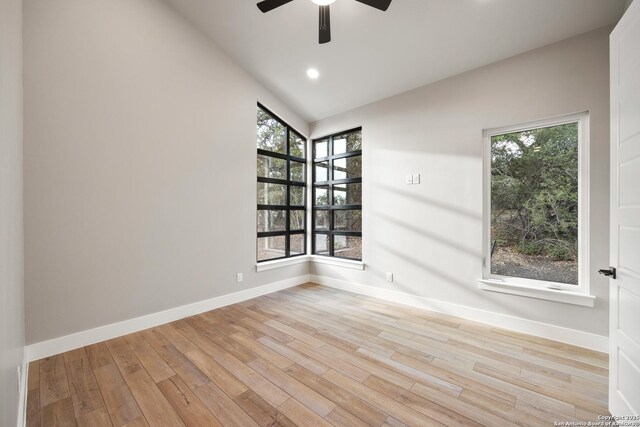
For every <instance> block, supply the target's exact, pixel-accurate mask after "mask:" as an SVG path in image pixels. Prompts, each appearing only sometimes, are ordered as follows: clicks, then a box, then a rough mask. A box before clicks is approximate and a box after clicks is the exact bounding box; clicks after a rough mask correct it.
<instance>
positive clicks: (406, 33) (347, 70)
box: [165, 0, 625, 122]
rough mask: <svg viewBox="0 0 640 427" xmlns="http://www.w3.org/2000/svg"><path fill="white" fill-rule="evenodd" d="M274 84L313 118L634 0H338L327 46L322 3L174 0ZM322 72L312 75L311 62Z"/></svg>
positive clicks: (548, 36)
mask: <svg viewBox="0 0 640 427" xmlns="http://www.w3.org/2000/svg"><path fill="white" fill-rule="evenodd" d="M165 1H166V2H167V3H169V4H170V5H171V6H172V7H173V8H174V9H175V10H176V11H178V12H179V13H181V14H182V15H184V16H185V17H186V18H187V19H188V20H190V21H191V22H192V23H193V24H194V25H195V26H196V27H198V28H199V29H200V30H201V31H203V32H204V33H205V34H207V35H208V36H210V37H211V38H212V39H213V40H214V41H215V42H216V43H217V44H218V46H220V47H221V48H222V49H223V50H224V51H226V52H227V53H228V54H229V55H231V56H232V57H233V58H234V59H235V60H236V61H237V62H238V63H239V64H240V65H241V66H243V68H244V69H246V70H247V71H248V72H249V73H250V74H251V75H253V76H254V77H255V78H256V79H257V80H258V81H260V82H261V83H262V84H263V85H264V86H266V87H267V88H268V89H270V90H271V91H272V92H274V93H275V94H276V95H277V96H278V97H280V98H281V99H282V101H284V102H285V103H287V104H288V105H289V106H290V107H291V108H293V109H294V110H295V111H297V112H298V113H300V114H301V115H302V117H303V118H305V119H306V120H308V121H309V122H313V121H316V120H319V119H322V118H325V117H328V116H331V115H333V114H337V113H340V112H343V111H346V110H349V109H352V108H355V107H358V106H360V105H364V104H367V103H370V102H373V101H376V100H379V99H382V98H386V97H388V96H391V95H395V94H397V93H401V92H404V91H407V90H410V89H413V88H416V87H419V86H422V85H425V84H428V83H431V82H434V81H437V80H440V79H443V78H446V77H449V76H452V75H455V74H459V73H461V72H464V71H467V70H470V69H473V68H477V67H479V66H482V65H485V64H489V63H492V62H495V61H498V60H500V59H504V58H507V57H510V56H513V55H516V54H518V53H521V52H524V51H527V50H530V49H534V48H537V47H541V46H544V45H547V44H550V43H553V42H555V41H559V40H562V39H565V38H568V37H572V36H575V35H578V34H581V33H584V32H587V31H590V30H593V29H596V28H599V27H602V26H605V25H609V24H614V23H615V22H617V20H618V19H619V18H620V16H621V15H622V13H623V10H624V4H625V1H624V0H393V1H392V3H391V6H390V7H389V10H388V11H386V12H381V11H379V10H376V9H373V8H371V7H368V6H365V5H363V4H361V3H358V2H356V1H354V0H336V2H335V3H334V4H332V5H331V27H332V28H331V29H332V36H333V40H332V41H331V42H330V43H328V44H324V45H319V44H318V6H317V5H315V4H314V3H312V2H311V1H310V0H294V1H292V2H291V3H289V4H286V5H284V6H282V7H280V8H278V9H276V10H274V11H271V12H269V13H266V14H263V13H261V12H260V11H259V10H258V8H257V7H256V3H257V0H165ZM311 67H313V68H316V69H317V70H318V71H319V72H320V78H318V79H317V80H310V79H309V78H308V77H307V75H306V70H307V69H308V68H311Z"/></svg>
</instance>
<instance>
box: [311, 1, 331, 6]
mask: <svg viewBox="0 0 640 427" xmlns="http://www.w3.org/2000/svg"><path fill="white" fill-rule="evenodd" d="M311 1H312V2H314V3H315V4H317V5H318V6H328V5H330V4H331V3H333V2H334V1H336V0H311Z"/></svg>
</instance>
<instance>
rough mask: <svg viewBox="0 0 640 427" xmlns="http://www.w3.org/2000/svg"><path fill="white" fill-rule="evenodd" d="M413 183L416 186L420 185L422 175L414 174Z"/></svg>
mask: <svg viewBox="0 0 640 427" xmlns="http://www.w3.org/2000/svg"><path fill="white" fill-rule="evenodd" d="M413 183H414V184H420V174H419V173H414V174H413Z"/></svg>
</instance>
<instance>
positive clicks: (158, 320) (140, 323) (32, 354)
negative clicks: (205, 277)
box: [25, 274, 310, 362]
mask: <svg viewBox="0 0 640 427" xmlns="http://www.w3.org/2000/svg"><path fill="white" fill-rule="evenodd" d="M309 281H310V275H308V274H306V275H302V276H297V277H293V278H291V279H286V280H282V281H279V282H274V283H269V284H267V285H263V286H258V287H255V288H251V289H246V290H242V291H239V292H234V293H232V294H227V295H221V296H219V297H215V298H211V299H208V300H204V301H199V302H195V303H193V304H187V305H183V306H181V307H176V308H171V309H168V310H165V311H161V312H158V313H152V314H148V315H146V316H141V317H136V318H134V319H129V320H124V321H122V322H117V323H112V324H110V325H105V326H100V327H98V328H94V329H89V330H86V331H81V332H76V333H74V334H71V335H65V336H62V337H58V338H53V339H51V340H48V341H42V342H39V343H35V344H30V345H28V346H26V347H25V359H26V360H27V361H29V362H31V361H34V360H38V359H42V358H43V357H48V356H53V355H54V354H59V353H64V352H65V351H69V350H73V349H76V348H80V347H84V346H86V345H91V344H95V343H98V342H101V341H105V340H109V339H112V338H116V337H120V336H122V335H127V334H131V333H133V332H138V331H142V330H144V329H148V328H153V327H154V326H158V325H162V324H165V323H169V322H173V321H175V320H179V319H184V318H185V317H189V316H194V315H196V314H200V313H204V312H205V311H210V310H214V309H216V308H220V307H224V306H227V305H231V304H236V303H238V302H242V301H246V300H249V299H252V298H256V297H259V296H262V295H266V294H270V293H272V292H277V291H280V290H282V289H287V288H291V287H293V286H298V285H301V284H303V283H307V282H309Z"/></svg>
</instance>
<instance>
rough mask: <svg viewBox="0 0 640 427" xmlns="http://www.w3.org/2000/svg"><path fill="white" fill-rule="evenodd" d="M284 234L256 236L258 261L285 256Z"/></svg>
mask: <svg viewBox="0 0 640 427" xmlns="http://www.w3.org/2000/svg"><path fill="white" fill-rule="evenodd" d="M284 239H285V236H272V237H258V261H265V260H268V259H273V258H282V257H284V256H285V246H284V245H285V240H284Z"/></svg>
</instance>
